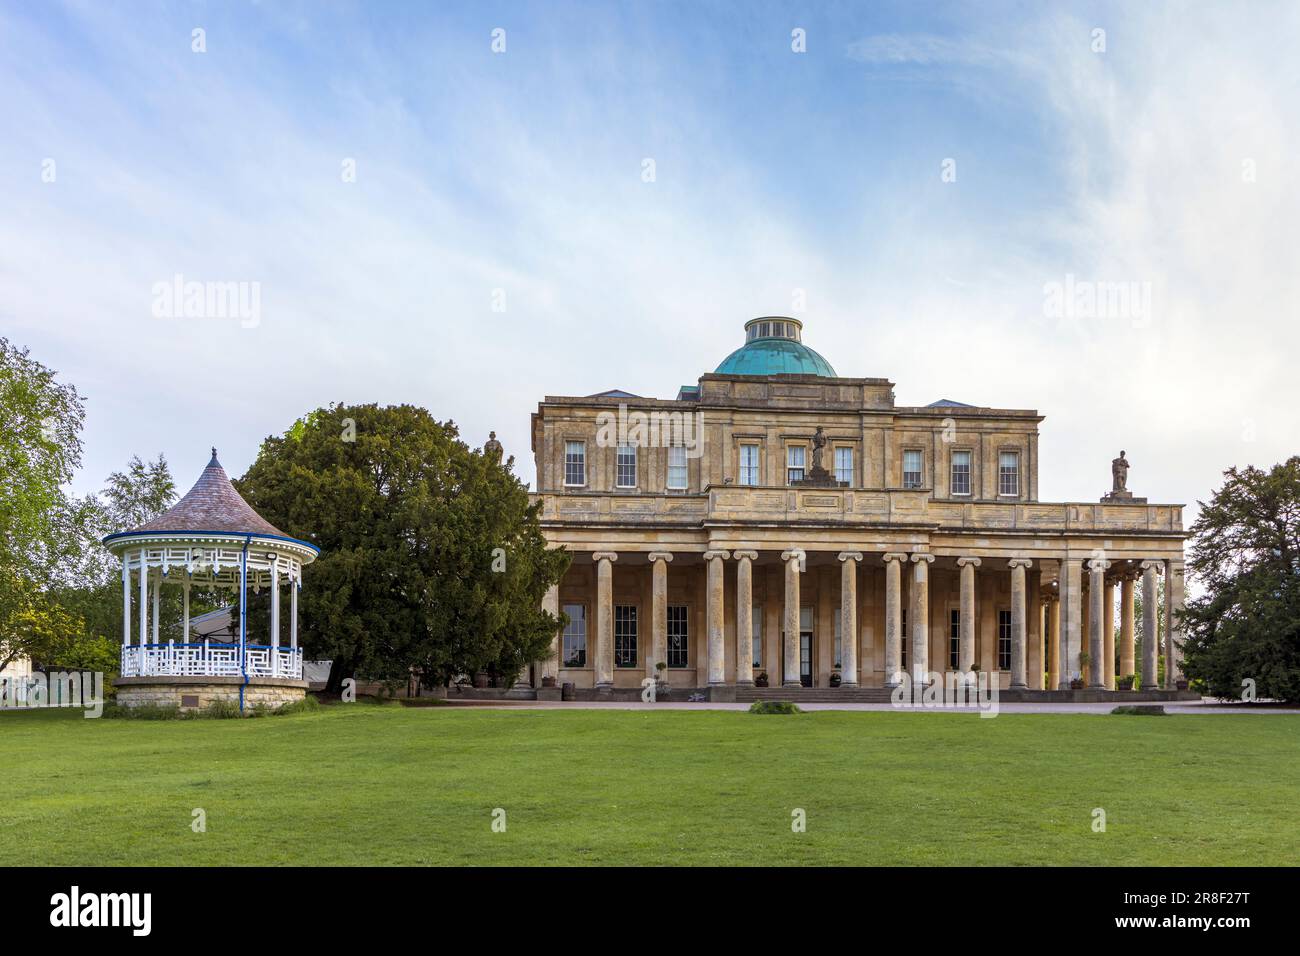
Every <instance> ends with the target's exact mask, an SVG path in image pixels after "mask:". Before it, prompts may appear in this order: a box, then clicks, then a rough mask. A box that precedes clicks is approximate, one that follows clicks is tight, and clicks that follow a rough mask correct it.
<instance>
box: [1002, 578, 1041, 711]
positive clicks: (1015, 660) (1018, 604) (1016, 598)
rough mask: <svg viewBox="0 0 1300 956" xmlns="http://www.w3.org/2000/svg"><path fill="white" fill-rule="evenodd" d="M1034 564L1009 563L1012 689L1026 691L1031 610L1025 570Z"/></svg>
mask: <svg viewBox="0 0 1300 956" xmlns="http://www.w3.org/2000/svg"><path fill="white" fill-rule="evenodd" d="M1033 563H1034V562H1033V561H1030V560H1029V559H1028V558H1013V559H1011V560H1010V561H1008V562H1007V566H1008V567H1009V568H1011V687H1012V689H1016V690H1024V689H1025V688H1026V687H1027V686H1028V685H1027V684H1026V683H1025V655H1026V653H1027V652H1028V647H1027V642H1028V639H1029V638H1028V634H1027V630H1026V629H1027V626H1028V620H1027V618H1028V614H1029V609H1028V608H1027V607H1026V606H1025V568H1028V567H1029V566H1030V565H1032V564H1033Z"/></svg>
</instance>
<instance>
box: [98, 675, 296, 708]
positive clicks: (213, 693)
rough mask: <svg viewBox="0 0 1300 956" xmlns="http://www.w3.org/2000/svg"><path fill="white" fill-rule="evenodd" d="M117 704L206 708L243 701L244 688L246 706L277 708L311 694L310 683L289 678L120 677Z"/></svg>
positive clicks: (117, 686) (114, 684) (122, 705)
mask: <svg viewBox="0 0 1300 956" xmlns="http://www.w3.org/2000/svg"><path fill="white" fill-rule="evenodd" d="M113 686H114V687H116V688H117V703H118V705H119V706H121V707H177V708H179V709H181V710H203V709H204V708H206V707H208V706H210V705H211V704H213V703H216V702H218V701H229V702H230V703H232V704H235V705H238V704H239V691H240V688H241V687H242V688H243V691H244V709H245V710H246V711H247V710H251V709H253V708H254V707H256V706H257V705H259V704H261V705H262V706H263V707H267V708H270V709H272V710H274V709H275V708H276V707H279V706H280V705H281V704H288V703H291V702H293V701H295V700H302V699H303V698H304V697H306V696H307V682H306V681H305V680H294V679H292V678H286V677H250V678H249V679H248V683H247V685H245V684H244V678H242V677H119V678H118V679H117V680H115V681H114V682H113Z"/></svg>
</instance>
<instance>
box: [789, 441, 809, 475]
mask: <svg viewBox="0 0 1300 956" xmlns="http://www.w3.org/2000/svg"><path fill="white" fill-rule="evenodd" d="M805 451H807V449H805V448H804V447H803V445H791V446H790V447H789V448H787V449H786V459H785V480H786V482H787V483H789V484H794V483H795V482H796V481H802V480H803V469H804V452H805Z"/></svg>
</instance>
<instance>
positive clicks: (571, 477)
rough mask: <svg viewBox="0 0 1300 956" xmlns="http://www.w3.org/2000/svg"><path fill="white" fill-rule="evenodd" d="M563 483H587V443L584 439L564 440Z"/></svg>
mask: <svg viewBox="0 0 1300 956" xmlns="http://www.w3.org/2000/svg"><path fill="white" fill-rule="evenodd" d="M564 483H565V484H566V485H579V486H581V485H585V484H586V483H587V443H586V442H585V441H566V442H565V443H564Z"/></svg>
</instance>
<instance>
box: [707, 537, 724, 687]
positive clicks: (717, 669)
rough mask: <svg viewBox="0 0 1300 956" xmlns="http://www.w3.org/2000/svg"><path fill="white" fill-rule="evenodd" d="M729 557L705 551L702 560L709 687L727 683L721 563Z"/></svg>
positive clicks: (719, 552) (716, 552) (717, 552)
mask: <svg viewBox="0 0 1300 956" xmlns="http://www.w3.org/2000/svg"><path fill="white" fill-rule="evenodd" d="M729 557H731V554H730V552H727V551H705V552H704V560H705V561H706V562H707V563H708V566H709V592H708V595H707V601H706V604H705V609H706V615H707V619H708V622H709V686H710V687H714V686H717V685H718V684H725V683H726V682H727V659H726V645H725V644H724V642H723V636H724V631H723V627H724V616H723V612H724V608H723V595H724V593H725V592H724V590H723V587H724V582H725V579H724V577H723V569H722V562H723V561H725V560H726V559H727V558H729Z"/></svg>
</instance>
